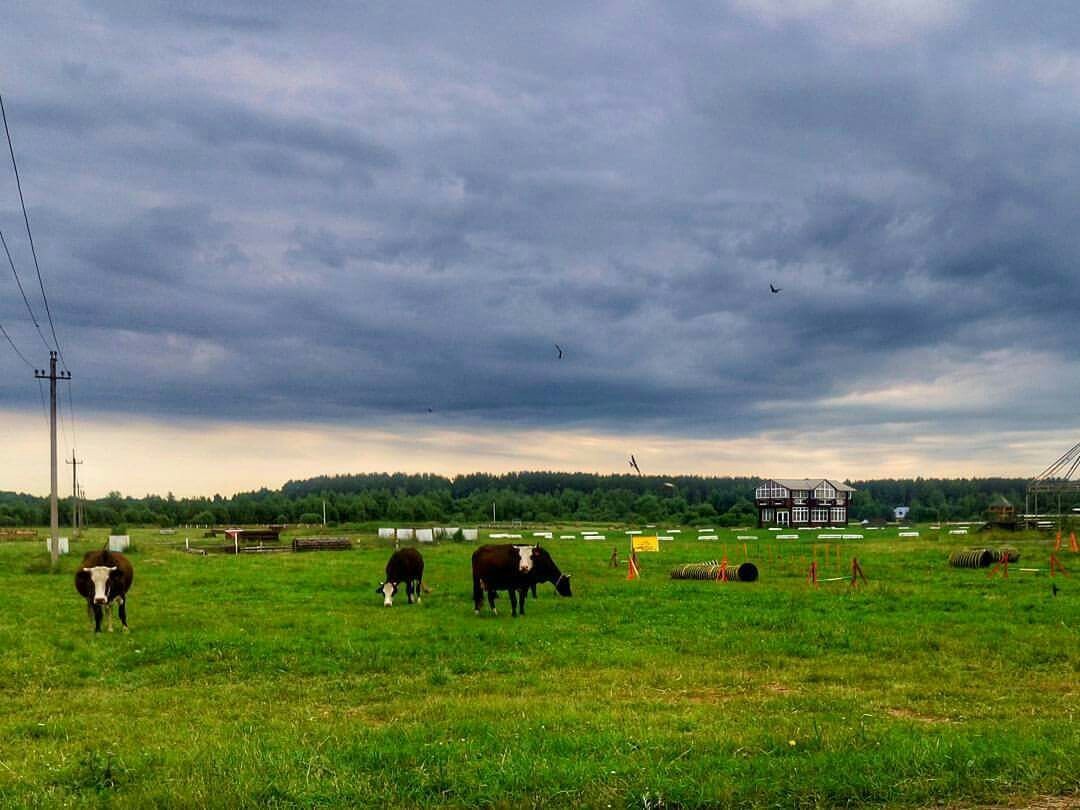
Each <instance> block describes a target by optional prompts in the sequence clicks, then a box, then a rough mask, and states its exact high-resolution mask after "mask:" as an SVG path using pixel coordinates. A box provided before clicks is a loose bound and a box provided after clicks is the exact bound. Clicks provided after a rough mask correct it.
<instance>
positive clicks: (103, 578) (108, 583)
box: [83, 565, 120, 605]
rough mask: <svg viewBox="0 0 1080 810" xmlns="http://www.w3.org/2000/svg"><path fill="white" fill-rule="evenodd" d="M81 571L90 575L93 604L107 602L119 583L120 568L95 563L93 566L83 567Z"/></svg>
mask: <svg viewBox="0 0 1080 810" xmlns="http://www.w3.org/2000/svg"><path fill="white" fill-rule="evenodd" d="M83 573H84V574H89V575H90V584H91V585H92V586H93V588H94V595H93V597H92V600H93V602H94V604H95V605H104V604H106V603H108V601H109V600H110V599H111V598H112V597H113V594H114V593H115V592H116V590H117V587H118V585H119V583H120V570H119V569H118V568H117V567H116V566H115V565H95V566H94V567H93V568H84V569H83Z"/></svg>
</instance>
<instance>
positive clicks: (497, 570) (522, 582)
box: [472, 544, 570, 616]
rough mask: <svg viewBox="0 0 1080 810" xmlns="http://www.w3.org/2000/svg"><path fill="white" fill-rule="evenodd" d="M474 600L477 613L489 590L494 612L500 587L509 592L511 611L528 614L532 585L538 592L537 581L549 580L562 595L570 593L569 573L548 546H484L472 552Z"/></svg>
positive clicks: (490, 604)
mask: <svg viewBox="0 0 1080 810" xmlns="http://www.w3.org/2000/svg"><path fill="white" fill-rule="evenodd" d="M472 570H473V604H474V606H475V608H476V613H477V614H479V613H480V605H481V603H482V602H483V601H484V591H487V595H488V605H489V606H490V607H491V611H492V612H493V613H498V611H497V610H496V609H495V597H496V595H497V593H498V591H500V590H507V591H509V592H510V611H511V613H512V615H514V616H517V615H518V603H519V601H520V603H521V615H522V616H524V615H525V596H526V594H527V593H528V591H529V589H530V588H532V589H534V590H533V596H535V595H536V591H535V588H536V583H538V582H550V583H552V584H553V585H554V586H555V591H556V592H557V593H558V594H559V595H560V596H570V576H569V575H568V574H564V573H563V572H562V571H560V570H559V566H557V565H555V561H554V560H552V559H551V555H550V554H548V552H547V550H546V549H543V548H541V547H540V546H514V545H509V544H506V545H491V546H481V547H480V548H478V549H477V550H476V551H474V552H473V555H472Z"/></svg>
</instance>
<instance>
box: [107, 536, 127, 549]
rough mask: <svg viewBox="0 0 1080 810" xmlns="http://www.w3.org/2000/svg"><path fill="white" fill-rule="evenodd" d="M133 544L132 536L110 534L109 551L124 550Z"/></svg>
mask: <svg viewBox="0 0 1080 810" xmlns="http://www.w3.org/2000/svg"><path fill="white" fill-rule="evenodd" d="M130 545H131V537H130V536H129V535H126V534H110V535H109V551H124V550H125V549H126V548H127V547H128V546H130Z"/></svg>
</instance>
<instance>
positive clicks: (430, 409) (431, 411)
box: [427, 408, 435, 413]
mask: <svg viewBox="0 0 1080 810" xmlns="http://www.w3.org/2000/svg"><path fill="white" fill-rule="evenodd" d="M427 412H428V413H435V409H434V408H428V409H427Z"/></svg>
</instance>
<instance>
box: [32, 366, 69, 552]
mask: <svg viewBox="0 0 1080 810" xmlns="http://www.w3.org/2000/svg"><path fill="white" fill-rule="evenodd" d="M34 377H35V378H36V379H39V380H48V381H49V451H50V452H49V462H50V467H51V469H50V473H51V485H52V494H51V495H50V497H49V529H50V532H51V533H50V535H49V555H50V556H51V557H52V564H53V567H54V568H55V567H56V562H57V560H59V559H60V513H59V512H58V510H57V503H56V489H57V480H56V381H57V380H70V379H71V372H70V371H61V372H59V373H57V371H56V352H49V370H48V371H47V372H46V371H45V370H43V369H38V368H35V369H34Z"/></svg>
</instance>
